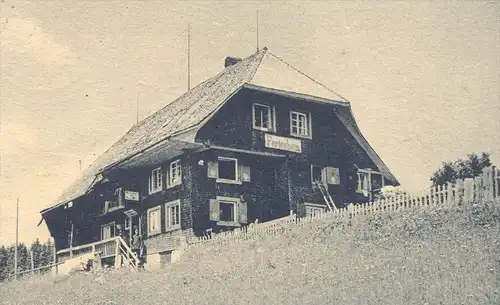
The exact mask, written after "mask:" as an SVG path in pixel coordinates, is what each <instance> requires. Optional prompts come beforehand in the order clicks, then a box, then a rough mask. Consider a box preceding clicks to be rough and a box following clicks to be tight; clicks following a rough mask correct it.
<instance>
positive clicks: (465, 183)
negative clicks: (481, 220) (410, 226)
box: [187, 167, 500, 249]
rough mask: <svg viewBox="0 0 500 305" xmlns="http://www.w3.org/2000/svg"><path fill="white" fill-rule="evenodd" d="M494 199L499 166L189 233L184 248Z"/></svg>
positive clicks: (499, 194)
mask: <svg viewBox="0 0 500 305" xmlns="http://www.w3.org/2000/svg"><path fill="white" fill-rule="evenodd" d="M493 200H496V202H500V169H498V168H495V167H489V168H485V169H484V170H483V173H482V174H481V175H480V176H477V177H475V178H468V179H463V180H462V179H459V180H458V181H457V182H456V183H454V184H452V183H447V184H445V185H440V186H437V187H435V188H432V189H429V190H428V191H427V192H425V193H424V194H423V195H420V196H413V195H410V194H403V195H400V196H396V197H392V198H389V199H383V200H377V201H372V202H367V203H363V204H356V203H352V204H348V205H347V207H346V208H342V209H335V210H333V211H328V212H324V213H321V214H317V215H314V216H308V217H297V216H296V215H295V214H292V215H290V216H287V217H283V218H279V219H276V220H273V221H269V222H264V223H260V224H250V225H248V226H245V227H242V228H238V229H236V230H234V231H228V232H223V233H219V234H216V235H209V236H203V237H192V238H189V239H188V240H187V248H188V249H189V248H205V247H211V246H214V245H226V244H232V243H235V242H238V241H243V240H248V239H253V238H255V237H256V236H266V235H267V236H278V235H280V234H281V233H282V232H284V231H285V230H289V229H293V228H300V227H302V226H304V225H306V224H309V223H314V222H315V221H317V220H319V219H325V218H330V219H337V220H339V221H343V220H345V219H352V218H356V217H360V216H363V215H371V214H377V213H379V214H380V213H382V214H384V213H394V212H396V211H403V210H406V209H421V210H424V209H428V208H431V207H436V206H442V207H448V208H449V207H453V206H458V205H465V204H469V205H471V204H474V203H479V202H488V201H493Z"/></svg>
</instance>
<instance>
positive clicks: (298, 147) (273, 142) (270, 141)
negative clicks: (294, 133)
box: [265, 134, 302, 153]
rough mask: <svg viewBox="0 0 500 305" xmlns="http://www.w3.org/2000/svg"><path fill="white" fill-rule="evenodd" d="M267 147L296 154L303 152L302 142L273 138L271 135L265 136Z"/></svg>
mask: <svg viewBox="0 0 500 305" xmlns="http://www.w3.org/2000/svg"><path fill="white" fill-rule="evenodd" d="M265 146H266V147H268V148H274V149H280V150H286V151H291V152H296V153H301V152H302V142H301V141H300V140H297V139H291V138H284V137H279V136H273V135H270V134H266V135H265Z"/></svg>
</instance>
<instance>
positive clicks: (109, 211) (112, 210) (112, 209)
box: [104, 205, 125, 215]
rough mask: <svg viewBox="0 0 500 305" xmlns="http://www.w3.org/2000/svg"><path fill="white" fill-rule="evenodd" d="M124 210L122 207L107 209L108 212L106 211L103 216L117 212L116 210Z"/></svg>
mask: <svg viewBox="0 0 500 305" xmlns="http://www.w3.org/2000/svg"><path fill="white" fill-rule="evenodd" d="M124 208H125V206H124V205H120V206H117V207H112V208H108V210H107V211H106V213H104V215H106V214H108V213H111V212H114V211H118V210H121V209H124Z"/></svg>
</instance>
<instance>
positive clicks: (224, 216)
mask: <svg viewBox="0 0 500 305" xmlns="http://www.w3.org/2000/svg"><path fill="white" fill-rule="evenodd" d="M210 220H213V221H217V224H218V225H222V226H240V224H242V223H247V221H248V220H247V203H246V202H245V201H243V200H240V199H239V198H233V197H223V196H217V198H216V199H211V200H210Z"/></svg>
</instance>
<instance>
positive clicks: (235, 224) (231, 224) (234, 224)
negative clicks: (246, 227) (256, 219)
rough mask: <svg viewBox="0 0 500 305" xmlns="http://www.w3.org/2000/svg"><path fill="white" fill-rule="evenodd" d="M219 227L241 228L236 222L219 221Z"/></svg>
mask: <svg viewBox="0 0 500 305" xmlns="http://www.w3.org/2000/svg"><path fill="white" fill-rule="evenodd" d="M217 225H218V226H225V227H241V224H240V223H238V222H234V221H218V222H217Z"/></svg>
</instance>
